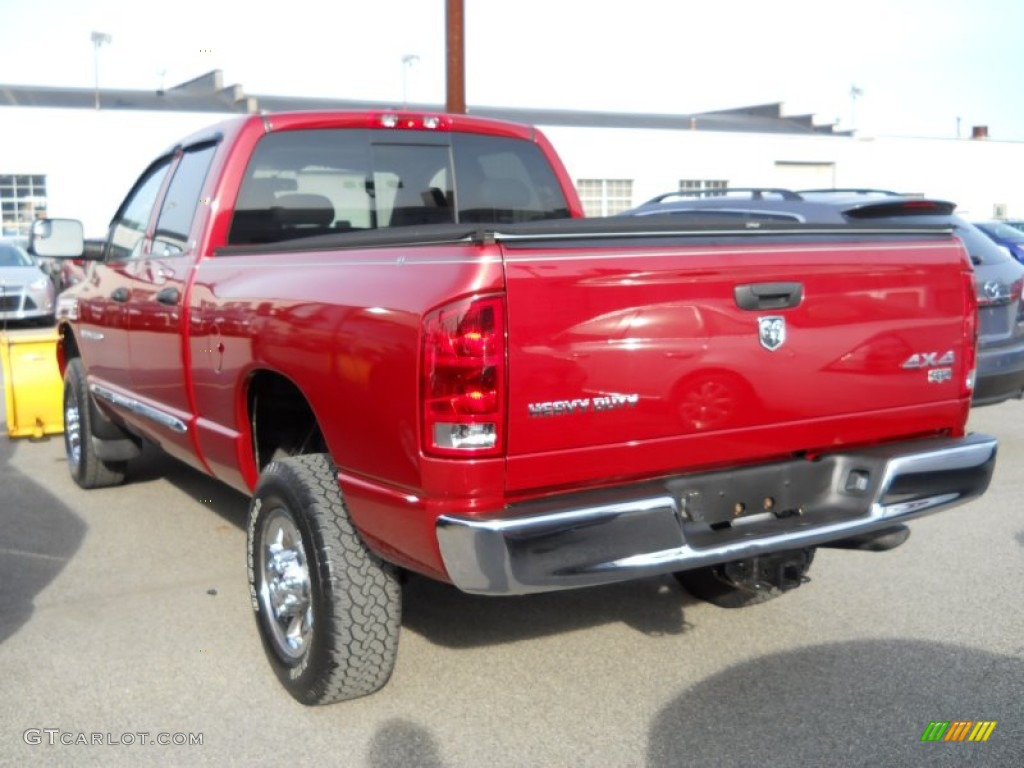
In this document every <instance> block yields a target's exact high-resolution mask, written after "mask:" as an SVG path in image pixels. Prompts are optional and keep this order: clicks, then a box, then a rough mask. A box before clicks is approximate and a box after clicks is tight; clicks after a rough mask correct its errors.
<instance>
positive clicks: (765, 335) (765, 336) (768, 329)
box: [757, 315, 786, 352]
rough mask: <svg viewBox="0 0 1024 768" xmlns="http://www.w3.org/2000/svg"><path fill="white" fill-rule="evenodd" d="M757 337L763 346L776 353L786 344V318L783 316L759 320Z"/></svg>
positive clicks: (760, 318)
mask: <svg viewBox="0 0 1024 768" xmlns="http://www.w3.org/2000/svg"><path fill="white" fill-rule="evenodd" d="M757 335H758V338H759V340H760V341H761V346H762V347H764V348H765V349H767V350H768V351H769V352H774V351H775V350H776V349H778V348H779V347H781V346H782V345H783V344H785V343H786V318H784V317H782V316H781V315H771V316H770V317H759V318H757Z"/></svg>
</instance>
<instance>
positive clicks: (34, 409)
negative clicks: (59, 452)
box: [0, 329, 64, 437]
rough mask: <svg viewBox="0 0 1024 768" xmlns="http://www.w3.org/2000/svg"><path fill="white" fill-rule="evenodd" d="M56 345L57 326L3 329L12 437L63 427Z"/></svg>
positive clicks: (0, 354) (0, 344)
mask: <svg viewBox="0 0 1024 768" xmlns="http://www.w3.org/2000/svg"><path fill="white" fill-rule="evenodd" d="M56 347H57V331H56V330H55V329H54V330H47V331H17V332H14V333H10V332H6V333H0V360H2V362H3V375H4V396H5V400H6V403H7V435H8V436H9V437H42V436H43V435H53V434H57V433H59V432H63V431H64V414H63V400H64V384H63V382H62V380H61V376H60V370H59V369H58V368H57V352H56Z"/></svg>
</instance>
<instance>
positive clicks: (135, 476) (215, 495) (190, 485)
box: [127, 443, 249, 530]
mask: <svg viewBox="0 0 1024 768" xmlns="http://www.w3.org/2000/svg"><path fill="white" fill-rule="evenodd" d="M159 480H166V481H167V482H169V483H170V484H171V485H173V486H174V487H175V488H177V489H178V490H179V491H181V492H182V493H185V494H186V495H188V496H190V497H191V498H192V499H194V500H195V501H196V503H198V504H202V505H203V506H204V507H207V508H209V509H211V510H212V511H213V512H215V513H216V514H217V515H218V516H219V517H221V518H222V519H223V520H224V521H225V522H227V523H230V524H231V525H233V526H235V527H236V528H238V529H239V530H245V517H246V514H247V512H248V509H249V497H248V496H246V495H245V494H243V493H239V492H238V491H236V490H235V489H234V488H231V487H229V486H227V485H225V484H224V483H222V482H221V481H220V480H217V479H216V478H213V477H210V476H209V475H206V474H203V473H202V472H200V471H199V470H197V469H193V468H192V467H190V466H188V465H187V464H185V463H184V462H182V461H179V460H178V459H175V458H174V457H173V456H170V455H168V454H166V453H164V452H163V451H162V450H160V449H159V448H157V447H156V446H153V445H149V444H148V443H147V444H145V446H144V447H143V450H142V455H141V456H139V457H138V458H135V459H132V461H131V462H130V463H129V464H128V479H127V483H128V484H129V486H131V485H136V484H142V483H151V482H156V481H159Z"/></svg>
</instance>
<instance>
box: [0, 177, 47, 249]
mask: <svg viewBox="0 0 1024 768" xmlns="http://www.w3.org/2000/svg"><path fill="white" fill-rule="evenodd" d="M0 215H2V219H0V232H2V233H3V235H4V236H6V237H12V236H13V237H28V231H29V228H30V227H31V226H32V222H33V221H35V220H36V219H41V218H43V217H45V216H46V176H38V175H36V176H33V175H28V174H18V175H0Z"/></svg>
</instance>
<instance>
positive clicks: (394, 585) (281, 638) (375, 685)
mask: <svg viewBox="0 0 1024 768" xmlns="http://www.w3.org/2000/svg"><path fill="white" fill-rule="evenodd" d="M248 565H249V591H250V597H251V599H252V607H253V610H254V611H255V613H256V623H257V625H258V626H259V631H260V637H261V639H262V641H263V648H264V650H265V652H266V654H267V658H268V660H269V661H270V664H271V666H272V667H273V669H274V672H275V673H276V674H277V677H278V679H279V680H280V681H281V684H282V685H284V687H285V688H286V689H287V690H288V692H289V693H290V694H291V695H292V696H293V697H295V699H297V700H298V701H299V702H301V703H303V704H329V703H332V702H335V701H343V700H345V699H353V698H356V697H359V696H365V695H367V694H370V693H373V692H374V691H377V690H379V689H380V688H382V687H383V686H384V684H385V683H386V682H387V681H388V679H389V678H390V677H391V671H392V669H393V668H394V664H395V657H396V655H397V651H398V635H399V630H400V628H401V613H402V611H401V605H402V598H401V588H400V585H399V582H398V577H397V574H396V572H395V570H394V569H393V568H392V567H391V566H389V565H387V564H386V563H384V562H383V561H382V560H380V559H379V558H378V557H377V556H376V555H374V554H373V553H372V552H370V551H369V550H368V549H367V547H366V545H365V544H364V543H363V542H362V540H361V539H360V538H359V534H358V532H357V531H356V529H355V527H354V526H353V525H352V521H351V520H350V518H349V515H348V510H347V509H346V507H345V503H344V501H343V500H342V496H341V490H340V489H339V488H338V480H337V474H336V471H335V469H334V465H333V464H332V463H331V461H330V459H329V458H328V457H327V456H325V455H323V454H315V455H307V456H294V457H291V458H286V459H281V460H279V461H273V462H271V463H270V465H269V466H268V467H267V468H266V470H264V472H263V474H262V475H261V476H260V481H259V484H258V485H257V487H256V493H255V495H254V496H253V500H252V504H251V506H250V508H249V521H248Z"/></svg>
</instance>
